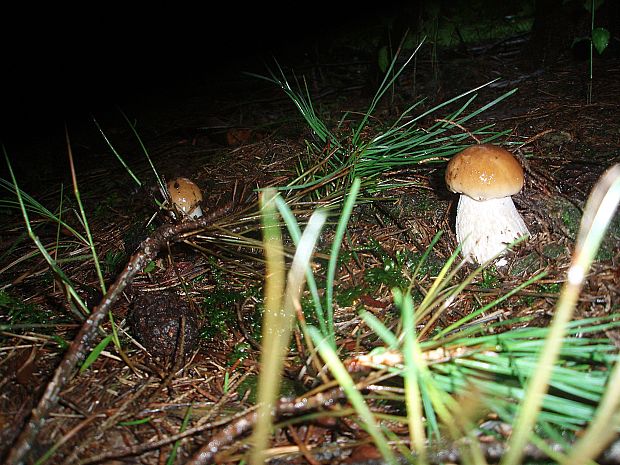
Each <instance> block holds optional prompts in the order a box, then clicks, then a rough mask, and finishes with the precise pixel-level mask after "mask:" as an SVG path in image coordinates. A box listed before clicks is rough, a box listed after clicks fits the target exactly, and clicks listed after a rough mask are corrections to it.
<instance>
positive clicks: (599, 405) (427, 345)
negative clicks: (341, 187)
mask: <svg viewBox="0 0 620 465" xmlns="http://www.w3.org/2000/svg"><path fill="white" fill-rule="evenodd" d="M359 185H360V182H359V181H355V183H354V187H355V188H358V187H359ZM354 193H355V192H354ZM348 198H349V200H350V199H351V198H353V199H354V198H355V196H354V195H351V196H350V197H348ZM350 201H351V202H353V200H350ZM282 202H283V200H282ZM619 203H620V165H617V166H616V167H614V168H612V169H611V170H609V171H608V172H607V174H606V175H605V176H603V178H602V179H601V181H600V182H599V183H598V184H597V186H596V187H595V188H594V190H593V192H592V194H591V196H590V199H589V201H588V204H587V206H586V210H585V213H584V219H583V221H582V224H581V229H580V232H579V238H578V244H577V249H576V251H575V256H574V258H573V264H572V265H571V268H570V269H569V274H568V280H567V282H566V284H565V286H564V288H563V289H562V292H561V294H560V300H559V301H558V304H557V307H556V311H555V315H556V316H555V318H554V321H553V323H552V325H551V326H550V327H549V328H539V327H530V326H528V324H527V323H528V319H527V318H521V319H519V320H509V321H505V322H496V323H492V324H485V323H482V322H479V323H473V324H472V320H474V319H475V318H476V317H477V316H479V315H481V314H482V313H483V312H485V311H487V310H489V309H491V308H493V307H496V306H500V305H502V303H503V302H504V301H506V299H508V298H509V297H510V296H512V295H514V294H516V293H517V292H519V290H521V289H523V288H525V287H527V286H529V285H531V284H532V283H535V282H536V281H538V280H539V279H540V278H542V277H543V276H544V273H539V274H537V275H535V276H533V277H531V278H530V279H528V280H526V281H524V282H523V283H522V284H520V285H519V286H516V287H515V288H514V289H513V290H511V291H510V292H508V293H506V294H505V295H502V296H500V297H498V298H497V299H495V300H494V301H492V302H490V303H488V304H486V305H481V306H480V308H478V309H477V310H475V311H473V312H472V313H471V314H469V315H467V316H465V317H463V318H462V319H460V320H459V321H457V322H455V323H453V324H451V325H449V326H446V327H444V328H442V329H441V330H439V331H436V332H435V333H434V334H428V333H427V330H426V327H430V326H431V324H430V323H432V322H433V321H436V320H437V315H438V314H440V313H441V312H443V311H446V310H447V309H448V308H449V307H450V305H451V303H452V302H454V301H455V298H456V296H457V295H458V294H459V293H460V292H462V291H463V289H464V288H465V287H466V286H467V284H468V283H470V282H471V281H472V280H473V279H474V277H475V276H478V275H481V274H482V272H483V271H484V270H485V266H481V267H479V268H477V269H476V270H474V271H473V272H472V273H470V274H469V275H468V276H467V277H466V278H465V279H464V280H461V282H459V283H457V284H452V283H453V281H454V279H455V278H456V276H457V273H456V271H457V270H460V269H461V267H462V266H463V262H459V261H458V254H459V250H458V249H457V250H456V251H455V252H454V254H453V255H452V256H451V257H450V258H449V259H448V260H447V261H446V263H445V265H444V267H443V268H442V269H441V271H440V272H439V274H438V275H437V276H436V278H435V280H434V282H433V284H432V285H431V287H430V288H429V289H428V290H427V291H426V293H425V297H424V299H423V300H422V302H421V303H419V304H418V305H417V306H414V303H413V300H412V298H411V292H410V291H411V288H412V286H413V283H414V282H415V279H416V275H417V272H418V271H419V270H420V269H421V267H423V266H424V263H423V262H424V260H426V259H427V257H428V256H429V254H430V250H431V248H432V247H429V249H428V250H427V252H426V254H425V256H424V257H423V259H422V260H421V261H420V262H419V263H418V265H417V268H416V270H415V272H414V273H413V276H412V281H411V286H410V287H409V289H399V288H395V289H394V290H393V296H394V302H395V303H396V304H397V305H398V307H399V308H400V309H401V319H402V327H401V328H400V330H398V331H397V332H395V331H392V330H390V329H388V328H387V327H386V326H385V325H384V324H383V323H382V322H381V321H379V320H378V319H377V318H376V317H374V316H373V315H372V314H370V313H367V312H364V313H362V314H361V317H362V319H363V321H364V322H365V323H366V325H367V326H368V327H369V328H371V329H372V330H373V331H374V332H375V334H376V336H377V337H378V338H379V339H380V340H382V341H384V343H385V346H384V347H381V348H378V349H375V350H374V351H373V352H371V353H370V354H368V355H365V356H360V357H356V359H355V360H354V365H355V366H357V367H359V366H360V365H363V366H366V367H367V368H368V369H372V370H382V371H383V372H386V373H388V376H387V377H388V378H394V377H397V378H402V379H403V382H404V387H403V389H402V390H400V391H399V390H397V389H394V388H393V383H390V385H391V386H392V387H391V389H390V390H389V391H385V392H383V391H382V390H381V389H378V390H377V391H374V392H375V393H374V398H378V399H382V398H384V400H385V401H386V402H395V401H397V402H401V403H402V404H403V405H404V406H405V415H404V416H400V417H399V416H394V415H391V416H390V419H391V420H392V421H400V422H402V423H403V424H406V425H407V427H408V429H409V432H410V434H409V442H408V443H409V444H410V447H411V454H413V455H408V456H409V457H415V460H416V463H427V458H428V456H427V453H428V450H429V447H430V446H431V445H432V444H441V443H442V442H443V441H445V440H446V439H449V440H450V441H458V440H460V439H461V438H467V441H465V442H461V443H460V444H461V445H460V447H461V450H460V454H461V457H462V458H463V460H465V461H468V462H469V463H485V459H484V457H483V455H482V452H481V448H480V447H479V445H478V442H477V436H476V433H475V428H476V427H477V426H478V424H479V420H480V419H481V418H483V417H484V416H485V415H486V414H487V413H494V414H496V415H498V416H499V417H500V418H501V419H502V420H503V421H505V422H507V423H509V424H512V425H514V432H513V434H512V436H511V437H510V439H509V440H508V443H507V451H508V452H507V454H506V455H505V457H504V458H503V463H507V464H512V463H519V462H520V461H521V459H522V458H523V453H524V452H523V451H524V450H525V445H526V444H527V443H528V442H531V443H533V444H536V445H537V446H538V447H539V448H541V449H542V450H544V451H545V452H546V453H547V454H548V455H549V457H551V458H552V459H553V460H555V461H562V462H564V461H566V460H568V461H570V463H585V462H586V461H587V460H590V459H592V458H594V457H595V456H596V455H597V454H598V453H599V452H600V451H602V450H603V448H604V447H605V445H606V444H608V443H609V442H610V441H611V439H612V437H613V435H614V434H615V427H610V425H615V426H620V425H618V424H617V423H616V422H617V416H615V412H616V411H617V407H618V405H620V389H618V383H619V382H620V368H618V365H617V363H616V360H617V355H616V348H615V345H614V344H613V343H612V341H610V340H609V339H607V338H605V337H603V336H600V335H601V334H603V333H604V332H605V331H608V330H613V329H615V328H618V327H619V326H620V322H619V321H618V315H609V316H607V317H599V318H590V319H581V320H575V321H571V316H572V311H573V309H574V306H575V304H576V300H577V297H578V295H579V290H580V287H581V285H582V284H583V280H584V278H585V276H586V274H587V271H588V269H589V266H590V264H591V262H592V260H593V259H594V257H595V255H596V252H597V249H598V247H599V246H600V242H601V241H602V238H603V236H604V234H605V231H606V229H607V227H608V225H609V222H610V221H611V218H612V217H613V212H614V210H615V209H616V207H617V205H618V204H619ZM287 218H288V220H287V225H288V226H289V230H293V231H294V230H296V229H297V230H298V227H297V228H296V227H295V226H293V227H291V224H293V223H294V221H293V220H294V218H291V217H290V216H288V215H287ZM343 218H345V219H346V220H348V213H347V212H344V213H343V214H342V217H341V221H342V219H343ZM289 223H290V224H289ZM342 223H343V224H345V225H346V221H342ZM294 234H295V235H296V236H297V234H298V232H297V233H294ZM297 237H298V236H297ZM438 238H439V234H438V236H437V237H436V238H435V239H434V241H433V243H436V242H437V240H438ZM336 243H338V244H340V243H339V241H338V239H336ZM335 252H336V253H335V254H334V255H337V252H338V250H337V249H336V250H335ZM334 255H332V259H334V260H336V258H335V257H334ZM307 257H308V258H309V255H307ZM305 269H306V276H307V277H308V278H309V280H311V281H313V279H312V278H311V277H310V276H311V275H310V271H309V270H310V268H309V267H308V266H307V265H306V268H305ZM269 279H271V278H270V275H268V278H267V280H268V281H269ZM282 284H283V283H281V285H280V287H279V289H280V290H282V289H283V287H282ZM333 285H334V280H333V279H331V280H329V279H328V280H327V284H326V286H332V287H333ZM295 289H300V287H296V288H295ZM324 294H325V299H321V298H317V300H316V302H317V312H319V313H321V314H322V313H324V312H325V308H326V307H328V306H329V304H328V301H329V299H330V295H331V293H330V292H328V289H326V290H325V293H324ZM295 295H296V299H298V298H299V295H298V294H295ZM281 305H282V304H280V306H279V307H277V308H282V306H281ZM288 314H289V317H290V313H288ZM320 319H321V318H317V320H320ZM323 321H324V322H323V323H322V324H321V325H320V326H321V327H313V326H306V324H305V323H304V321H303V320H300V321H299V324H300V325H301V327H302V331H303V333H304V335H305V338H306V341H305V342H306V343H307V344H308V347H309V349H310V351H311V352H313V353H314V351H315V350H316V353H317V354H318V356H320V360H322V362H321V363H319V362H318V360H317V361H316V363H318V365H319V366H320V365H321V364H322V363H325V364H326V366H327V368H328V369H329V372H330V373H331V375H332V376H333V378H334V380H335V381H336V382H337V383H338V384H339V385H340V386H341V387H342V388H343V389H344V390H345V391H346V395H347V398H348V400H349V402H350V403H351V405H352V407H353V409H354V411H355V416H356V417H357V418H358V420H357V421H358V424H360V426H362V428H363V429H365V430H366V431H367V432H368V433H369V434H370V436H371V437H372V439H373V441H374V442H375V444H376V445H377V448H378V449H379V450H380V451H381V453H382V454H383V456H384V458H385V460H386V462H387V463H396V455H395V451H394V449H393V448H392V445H390V444H389V442H388V440H387V437H392V438H393V439H394V437H393V435H391V434H390V433H389V432H388V431H387V430H386V429H384V427H382V426H380V425H381V423H380V420H379V419H380V418H381V417H382V416H381V414H380V413H379V412H376V411H374V409H373V407H372V405H373V401H372V400H371V397H368V396H365V395H363V393H362V386H363V385H364V382H363V380H361V381H360V379H359V377H357V378H356V380H354V378H353V376H352V375H351V373H350V372H349V370H350V368H349V367H351V366H352V365H351V364H350V363H349V362H346V361H345V362H343V360H342V359H341V355H339V353H338V347H337V340H336V339H335V329H333V327H332V326H331V325H333V321H332V320H330V319H329V318H323ZM423 322H424V323H425V326H423V327H421V329H420V326H419V325H420V324H421V323H423ZM287 324H288V323H287ZM287 337H288V336H287ZM380 372H381V371H380ZM261 373H262V374H261V376H263V377H271V376H272V375H270V374H267V373H270V372H266V371H264V370H262V371H261ZM368 379H374V381H373V382H374V383H377V382H379V383H380V380H378V379H377V378H373V376H372V375H368ZM272 382H275V381H273V380H272ZM325 382H326V383H327V382H328V381H327V380H325ZM588 425H589V426H588ZM584 427H586V434H585V435H584V436H583V438H582V439H579V440H577V441H576V443H575V444H574V447H573V445H572V443H573V442H574V438H575V435H574V433H575V432H576V431H578V430H581V429H583V428H584ZM264 438H265V436H263V443H262V444H263V446H264V444H265V442H264ZM547 441H551V442H553V443H554V444H556V445H560V446H561V447H562V448H563V451H561V450H555V449H552V448H551V447H548V446H547ZM254 446H255V447H257V443H256V442H255V443H254ZM433 447H434V448H436V446H433ZM571 449H572V450H571ZM400 453H401V454H405V455H407V454H408V453H406V452H404V451H402V450H400ZM259 456H260V457H264V456H263V455H259ZM572 459H575V460H576V461H574V462H573V461H571V460H572ZM412 460H413V458H412Z"/></svg>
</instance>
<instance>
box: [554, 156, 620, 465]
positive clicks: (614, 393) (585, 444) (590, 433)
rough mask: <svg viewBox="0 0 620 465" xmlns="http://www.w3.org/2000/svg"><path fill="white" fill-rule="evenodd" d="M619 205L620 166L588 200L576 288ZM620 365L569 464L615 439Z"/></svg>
mask: <svg viewBox="0 0 620 465" xmlns="http://www.w3.org/2000/svg"><path fill="white" fill-rule="evenodd" d="M619 204H620V164H617V165H614V166H613V167H611V168H610V169H609V170H607V172H606V173H605V174H604V175H603V177H602V178H601V180H600V181H599V182H598V183H597V185H596V186H595V187H594V190H593V191H592V193H591V194H590V198H589V199H588V204H587V205H586V209H585V210H584V213H583V219H582V224H581V227H582V228H587V229H586V230H587V234H583V235H582V234H580V235H579V238H578V242H577V250H576V252H575V258H574V260H573V264H571V268H570V269H569V282H572V283H573V285H575V286H579V285H581V280H582V279H583V276H585V274H586V272H587V270H588V268H589V266H590V263H591V262H592V261H593V260H594V257H595V255H596V252H597V251H598V248H599V247H600V243H601V241H602V239H603V236H604V234H605V232H606V231H607V228H608V227H609V223H610V222H611V220H612V218H613V216H614V213H615V211H616V210H617V209H618V205H619ZM558 305H559V304H558ZM619 365H620V364H619V363H618V361H617V360H616V363H615V365H614V368H613V371H612V373H611V376H610V379H609V382H608V385H607V389H606V390H605V394H604V396H603V398H602V399H601V402H600V404H599V406H598V408H597V410H596V413H595V415H594V418H593V420H592V422H591V423H590V425H589V426H588V428H587V429H586V431H585V433H584V435H583V436H582V437H581V439H580V440H579V441H578V442H577V444H575V447H574V448H573V450H572V452H571V454H570V455H569V457H568V459H567V461H566V463H569V464H580V463H585V462H586V461H588V460H590V459H593V458H595V457H596V456H597V455H598V454H599V453H600V452H602V451H603V449H604V448H605V447H606V446H607V444H609V442H611V440H612V439H613V438H614V437H615V435H616V431H617V429H618V427H619V426H620V416H619V415H618V408H619V406H620V366H619ZM610 425H611V426H612V427H610Z"/></svg>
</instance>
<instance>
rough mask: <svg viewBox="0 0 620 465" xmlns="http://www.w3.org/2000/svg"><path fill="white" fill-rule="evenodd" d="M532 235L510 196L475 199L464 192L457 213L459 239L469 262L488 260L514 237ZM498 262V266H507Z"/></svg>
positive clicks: (503, 262) (457, 234) (462, 251)
mask: <svg viewBox="0 0 620 465" xmlns="http://www.w3.org/2000/svg"><path fill="white" fill-rule="evenodd" d="M525 235H529V231H528V229H527V226H526V225H525V222H524V221H523V218H521V215H519V212H518V211H517V209H516V208H515V205H514V203H513V201H512V198H511V197H502V198H499V199H491V200H474V199H472V198H471V197H469V196H467V195H461V196H460V198H459V204H458V208H457V213H456V238H457V240H458V241H459V243H460V244H462V249H461V253H462V254H463V256H464V257H465V258H466V260H467V261H468V262H476V263H480V264H482V263H485V262H486V261H487V260H490V259H491V258H493V257H494V256H496V255H498V254H500V253H501V252H502V251H503V250H505V248H506V246H507V245H508V244H510V243H511V242H513V241H514V240H515V239H517V238H519V237H521V236H525ZM505 264H506V261H505V260H503V261H498V262H497V263H496V266H502V265H505Z"/></svg>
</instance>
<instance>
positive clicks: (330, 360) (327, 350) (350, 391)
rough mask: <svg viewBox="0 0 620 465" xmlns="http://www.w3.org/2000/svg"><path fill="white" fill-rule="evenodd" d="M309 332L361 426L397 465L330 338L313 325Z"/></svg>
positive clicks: (388, 460) (380, 449)
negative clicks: (359, 419) (358, 417)
mask: <svg viewBox="0 0 620 465" xmlns="http://www.w3.org/2000/svg"><path fill="white" fill-rule="evenodd" d="M308 332H309V333H310V336H311V337H312V340H313V341H314V344H315V345H316V347H317V350H318V351H319V354H320V355H321V358H323V360H324V361H325V363H326V364H327V366H328V368H329V370H330V371H331V373H332V374H333V375H334V378H336V380H337V381H338V384H340V386H341V387H342V389H344V391H345V393H346V395H347V398H348V399H349V402H351V405H352V406H353V408H354V409H355V411H356V412H357V414H358V415H359V416H360V418H361V420H362V424H361V426H362V427H363V428H364V429H365V430H366V431H368V434H370V436H371V437H372V439H373V441H374V443H375V445H376V446H377V448H378V449H379V451H380V452H381V455H383V458H384V459H385V460H386V462H387V463H389V464H393V465H396V464H397V463H398V462H397V461H396V457H395V456H394V453H393V452H392V449H391V448H390V445H389V444H388V441H387V439H386V438H385V436H384V435H383V433H382V432H381V429H380V428H379V426H378V425H377V422H376V421H375V418H374V415H373V414H372V412H371V410H370V408H369V407H368V405H367V404H366V401H365V400H364V397H363V396H362V394H361V393H360V392H359V391H358V390H357V387H356V385H355V382H354V381H353V379H352V378H351V376H350V375H349V373H348V372H347V369H346V368H345V366H344V365H343V364H342V362H341V361H340V359H339V358H338V354H337V353H336V351H335V350H334V348H333V347H332V345H331V343H330V341H329V339H328V338H327V337H326V336H325V335H323V334H321V333H320V332H319V331H318V330H317V329H316V328H314V327H312V326H310V327H308Z"/></svg>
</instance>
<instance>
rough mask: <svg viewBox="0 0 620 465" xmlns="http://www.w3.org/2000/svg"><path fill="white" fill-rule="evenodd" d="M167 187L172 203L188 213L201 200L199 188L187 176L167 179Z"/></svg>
mask: <svg viewBox="0 0 620 465" xmlns="http://www.w3.org/2000/svg"><path fill="white" fill-rule="evenodd" d="M167 187H168V193H169V194H170V199H171V200H172V203H173V204H174V205H175V206H176V207H177V208H178V209H179V210H181V211H182V212H183V213H186V214H188V215H190V214H191V213H192V212H193V211H194V210H195V209H196V207H198V206H199V204H200V202H202V192H201V191H200V188H199V187H198V186H197V185H196V184H195V183H194V182H193V181H191V180H189V179H187V178H176V179H173V180H172V181H168V185H167Z"/></svg>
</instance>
